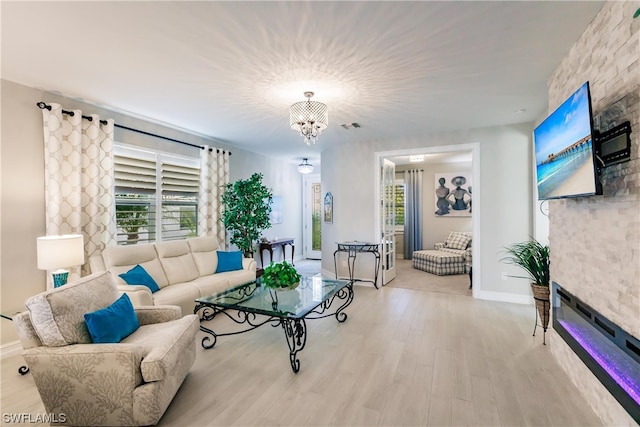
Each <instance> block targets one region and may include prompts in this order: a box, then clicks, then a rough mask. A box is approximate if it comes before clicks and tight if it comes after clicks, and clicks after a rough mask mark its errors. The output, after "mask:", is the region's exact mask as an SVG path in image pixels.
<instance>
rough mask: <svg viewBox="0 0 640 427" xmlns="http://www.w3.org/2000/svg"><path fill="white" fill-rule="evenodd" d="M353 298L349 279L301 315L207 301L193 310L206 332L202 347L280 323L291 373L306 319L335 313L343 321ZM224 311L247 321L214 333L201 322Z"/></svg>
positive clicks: (303, 340) (303, 337) (296, 364)
mask: <svg viewBox="0 0 640 427" xmlns="http://www.w3.org/2000/svg"><path fill="white" fill-rule="evenodd" d="M335 299H338V300H341V301H342V304H341V305H340V306H339V307H338V308H337V309H336V311H335V312H331V313H327V311H328V310H329V308H330V307H331V305H332V304H333V302H334V300H335ZM352 301H353V283H349V284H348V285H347V286H346V287H344V288H342V289H340V290H339V291H338V292H336V293H335V294H334V295H333V296H331V297H330V298H328V299H326V300H324V301H322V302H321V303H320V304H319V305H318V306H317V307H315V308H314V309H313V310H311V311H310V312H309V313H307V314H306V315H305V316H302V317H299V318H298V317H286V316H264V315H261V314H256V313H253V312H249V311H244V310H242V309H224V308H220V307H218V306H215V305H211V304H207V303H198V304H197V305H196V306H195V309H194V313H195V314H198V312H200V314H199V316H200V322H201V323H200V330H201V331H202V332H204V333H205V334H206V335H205V337H204V338H202V342H201V344H202V347H203V348H204V349H210V348H213V347H214V346H215V345H216V343H217V341H218V337H223V336H229V335H238V334H242V333H245V332H249V331H252V330H254V329H257V328H259V327H260V326H262V325H265V324H267V323H269V324H271V326H273V327H278V326H280V327H282V330H283V331H284V335H285V339H286V341H287V345H288V346H289V363H290V364H291V369H292V370H293V372H294V373H296V374H297V373H298V372H299V371H300V360H299V359H298V353H299V352H300V351H302V350H303V349H304V346H305V344H306V342H307V323H306V320H307V319H322V318H325V317H329V316H335V318H336V320H337V321H338V322H340V323H343V322H344V321H346V320H347V314H346V313H345V312H344V309H345V308H347V307H348V306H349V305H350V304H351V302H352ZM220 314H222V315H224V316H226V317H227V318H229V319H231V320H232V321H233V322H234V323H236V324H238V325H248V327H246V328H244V329H242V330H238V331H233V332H225V333H216V332H215V331H213V330H212V329H210V328H207V327H206V326H203V325H202V321H205V320H212V319H213V318H214V317H216V316H217V315H220Z"/></svg>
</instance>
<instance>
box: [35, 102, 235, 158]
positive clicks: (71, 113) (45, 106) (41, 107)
mask: <svg viewBox="0 0 640 427" xmlns="http://www.w3.org/2000/svg"><path fill="white" fill-rule="evenodd" d="M36 105H37V106H38V108H40V109H41V110H44V109H45V108H46V109H47V110H49V111H51V105H47V104H46V103H44V102H42V101H40V102H37V103H36ZM62 114H68V115H70V116H71V117H73V116H74V115H75V113H74V112H73V111H67V110H62ZM82 118H83V119H87V120H89V121H93V117H91V116H84V115H83V116H82ZM100 124H103V125H106V124H107V121H106V120H100ZM113 125H114V126H115V127H117V128H120V129H125V130H130V131H132V132H137V133H141V134H143V135H149V136H152V137H154V138H160V139H165V140H167V141H171V142H177V143H178V144H183V145H188V146H190V147H195V148H199V149H201V150H204V149H205V147H203V146H202V145H196V144H191V143H190V142H184V141H179V140H177V139H173V138H169V137H166V136H162V135H158V134H155V133H151V132H147V131H144V130H140V129H134V128H130V127H128V126H124V125H119V124H117V123H114V124H113ZM209 151H213V148H209ZM219 152H220V149H218V148H216V153H219ZM222 153H223V154H224V153H225V151H224V150H222ZM229 155H231V151H229Z"/></svg>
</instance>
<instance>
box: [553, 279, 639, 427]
mask: <svg viewBox="0 0 640 427" xmlns="http://www.w3.org/2000/svg"><path fill="white" fill-rule="evenodd" d="M551 295H552V305H553V328H554V329H555V330H556V331H557V332H558V334H559V335H560V336H561V337H562V338H563V339H564V340H565V341H566V342H567V344H568V345H569V347H571V349H572V350H573V351H574V352H575V353H576V354H577V355H578V357H580V359H581V360H582V361H583V362H584V363H585V365H586V366H587V367H588V368H589V369H590V370H591V372H593V374H594V375H595V376H596V377H597V378H598V379H599V380H600V382H601V383H602V384H603V385H604V386H605V387H606V388H607V390H609V392H610V393H611V394H612V395H613V397H615V399H616V400H617V401H618V402H619V403H620V404H621V405H622V407H623V408H624V409H625V410H626V411H627V412H628V413H629V414H630V415H631V417H632V418H633V419H634V420H635V421H636V422H638V423H640V341H638V339H636V338H635V337H633V336H631V335H629V334H628V333H627V332H626V331H624V330H623V329H621V328H620V327H618V326H617V325H616V324H614V323H612V322H611V321H609V320H608V319H607V318H606V317H604V316H602V315H601V314H600V313H598V312H597V311H595V310H594V309H593V308H591V307H590V306H589V305H588V304H586V303H584V302H582V301H580V300H579V299H578V298H576V297H575V296H574V295H572V294H571V293H569V292H568V291H566V290H565V289H562V287H561V286H559V285H558V284H557V283H555V282H554V283H553V286H552V294H551Z"/></svg>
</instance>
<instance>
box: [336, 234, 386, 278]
mask: <svg viewBox="0 0 640 427" xmlns="http://www.w3.org/2000/svg"><path fill="white" fill-rule="evenodd" d="M337 245H338V249H337V250H336V251H335V252H334V253H333V267H334V268H335V271H336V279H338V261H337V258H336V255H337V254H338V253H339V252H347V253H348V258H347V267H348V268H349V280H350V281H351V282H352V283H353V282H354V279H353V273H354V271H355V265H356V254H358V253H363V252H364V253H370V254H373V256H374V257H375V267H374V268H375V271H374V278H373V280H362V279H355V281H358V282H372V283H373V286H375V287H376V289H378V271H379V270H380V250H379V247H380V244H378V243H366V242H355V241H354V242H341V243H337Z"/></svg>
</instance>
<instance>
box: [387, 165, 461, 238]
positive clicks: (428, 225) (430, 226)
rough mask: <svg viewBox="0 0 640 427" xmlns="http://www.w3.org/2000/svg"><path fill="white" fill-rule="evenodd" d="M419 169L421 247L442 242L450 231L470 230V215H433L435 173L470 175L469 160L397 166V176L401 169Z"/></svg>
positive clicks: (400, 175) (435, 184)
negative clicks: (420, 179)
mask: <svg viewBox="0 0 640 427" xmlns="http://www.w3.org/2000/svg"><path fill="white" fill-rule="evenodd" d="M416 168H417V169H421V170H422V171H423V174H422V188H423V193H422V197H423V199H422V211H423V212H424V216H423V219H422V248H423V249H433V245H434V244H435V243H436V242H444V241H445V240H446V239H447V237H448V236H449V232H450V231H472V230H471V227H472V226H473V219H472V217H470V216H469V217H440V216H436V215H435V213H434V212H435V210H436V208H435V203H436V202H435V200H436V187H437V186H438V182H437V181H436V178H435V174H436V173H451V172H468V173H469V175H471V163H470V162H457V163H423V164H420V163H418V164H416V167H414V166H406V165H402V166H397V167H396V171H398V172H400V173H397V174H396V176H397V177H400V178H401V177H402V173H401V172H402V171H404V170H409V169H416Z"/></svg>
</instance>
